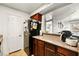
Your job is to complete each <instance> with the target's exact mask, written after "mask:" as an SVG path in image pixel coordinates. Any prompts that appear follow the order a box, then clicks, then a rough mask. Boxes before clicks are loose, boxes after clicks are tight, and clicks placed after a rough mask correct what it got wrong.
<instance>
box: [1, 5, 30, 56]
mask: <svg viewBox="0 0 79 59" xmlns="http://www.w3.org/2000/svg"><path fill="white" fill-rule="evenodd" d="M9 15H15V16H19V17H21V18H22V22H24V20H28V18H29V14H27V13H23V12H20V11H17V10H14V9H10V8H8V7H4V6H2V5H0V34H2V35H3V43H2V44H3V55H7V54H8V45H7V40H8V31H9V30H7V24H8V17H9ZM22 39H23V38H22ZM22 48H23V47H22Z"/></svg>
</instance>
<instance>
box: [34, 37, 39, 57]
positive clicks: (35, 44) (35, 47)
mask: <svg viewBox="0 0 79 59" xmlns="http://www.w3.org/2000/svg"><path fill="white" fill-rule="evenodd" d="M37 48H38V46H37V39H33V54H34V55H35V56H37Z"/></svg>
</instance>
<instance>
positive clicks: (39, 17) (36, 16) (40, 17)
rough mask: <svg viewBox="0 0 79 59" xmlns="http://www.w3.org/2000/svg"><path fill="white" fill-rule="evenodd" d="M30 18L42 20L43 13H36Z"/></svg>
mask: <svg viewBox="0 0 79 59" xmlns="http://www.w3.org/2000/svg"><path fill="white" fill-rule="evenodd" d="M30 18H32V19H35V20H37V21H41V20H42V14H40V13H37V14H34V15H33V16H31V17H30Z"/></svg>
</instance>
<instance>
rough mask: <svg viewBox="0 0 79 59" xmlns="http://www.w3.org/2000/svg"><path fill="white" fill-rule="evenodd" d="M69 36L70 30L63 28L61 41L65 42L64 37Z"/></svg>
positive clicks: (70, 34)
mask: <svg viewBox="0 0 79 59" xmlns="http://www.w3.org/2000/svg"><path fill="white" fill-rule="evenodd" d="M70 36H72V33H71V31H68V30H64V31H62V32H61V41H63V42H65V41H66V38H69V37H70Z"/></svg>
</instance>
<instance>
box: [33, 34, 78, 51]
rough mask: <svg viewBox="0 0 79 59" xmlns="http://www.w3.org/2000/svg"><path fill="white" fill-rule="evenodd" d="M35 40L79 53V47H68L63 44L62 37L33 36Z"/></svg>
mask: <svg viewBox="0 0 79 59" xmlns="http://www.w3.org/2000/svg"><path fill="white" fill-rule="evenodd" d="M33 38H36V39H39V40H42V41H45V42H48V43H51V44H54V45H57V46H60V47H63V48H66V49H69V50H72V51H75V52H79V47H72V46H69V45H67V44H66V43H65V42H62V41H61V40H60V36H56V35H54V36H50V35H49V36H33Z"/></svg>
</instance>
